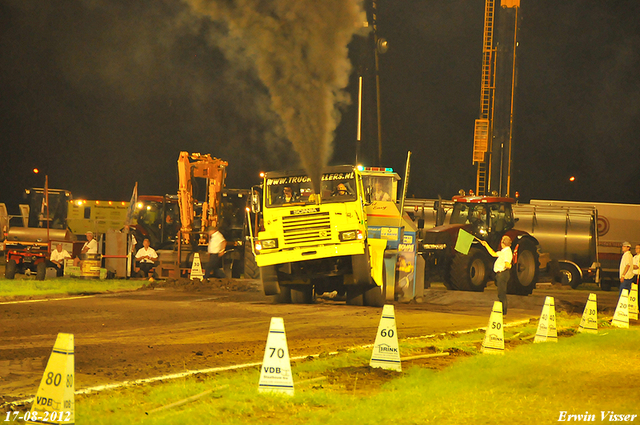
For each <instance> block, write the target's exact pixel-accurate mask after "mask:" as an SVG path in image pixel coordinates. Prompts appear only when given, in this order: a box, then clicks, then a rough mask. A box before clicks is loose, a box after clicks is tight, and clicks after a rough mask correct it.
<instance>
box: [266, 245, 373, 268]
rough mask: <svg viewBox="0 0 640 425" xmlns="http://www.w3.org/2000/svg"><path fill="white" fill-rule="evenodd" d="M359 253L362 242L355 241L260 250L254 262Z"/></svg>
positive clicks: (279, 262)
mask: <svg viewBox="0 0 640 425" xmlns="http://www.w3.org/2000/svg"><path fill="white" fill-rule="evenodd" d="M361 254H364V243H363V242H355V243H344V244H340V245H320V246H309V247H297V248H292V249H286V250H282V251H275V252H262V253H260V254H258V255H256V263H257V264H258V267H265V266H273V265H276V264H285V263H295V262H299V261H308V260H318V259H322V258H330V257H342V256H346V255H361Z"/></svg>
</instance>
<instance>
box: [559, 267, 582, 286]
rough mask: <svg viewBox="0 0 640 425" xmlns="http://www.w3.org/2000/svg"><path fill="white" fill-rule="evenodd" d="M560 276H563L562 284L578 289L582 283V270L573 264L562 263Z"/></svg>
mask: <svg viewBox="0 0 640 425" xmlns="http://www.w3.org/2000/svg"><path fill="white" fill-rule="evenodd" d="M560 276H562V280H561V282H562V284H563V285H571V288H573V289H576V288H577V287H578V286H580V284H581V283H582V276H580V271H579V270H578V269H577V268H576V266H574V265H573V264H568V263H560Z"/></svg>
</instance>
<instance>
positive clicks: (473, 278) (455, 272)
mask: <svg viewBox="0 0 640 425" xmlns="http://www.w3.org/2000/svg"><path fill="white" fill-rule="evenodd" d="M450 270H451V272H450V277H451V286H452V287H454V288H457V289H460V290H462V291H474V292H482V291H484V288H485V287H486V286H487V281H488V280H489V265H488V261H487V254H486V253H485V252H484V251H483V250H481V249H479V248H471V249H470V250H469V254H467V255H463V254H461V253H459V252H456V256H455V257H453V261H452V262H451V268H450Z"/></svg>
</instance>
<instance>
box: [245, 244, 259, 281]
mask: <svg viewBox="0 0 640 425" xmlns="http://www.w3.org/2000/svg"><path fill="white" fill-rule="evenodd" d="M244 277H245V279H260V268H259V267H258V265H257V264H256V257H255V255H253V251H251V246H250V245H249V244H248V243H245V244H244Z"/></svg>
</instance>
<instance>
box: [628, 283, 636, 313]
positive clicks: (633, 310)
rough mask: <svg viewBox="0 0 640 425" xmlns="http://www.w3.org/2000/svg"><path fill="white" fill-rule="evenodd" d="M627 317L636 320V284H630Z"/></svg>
mask: <svg viewBox="0 0 640 425" xmlns="http://www.w3.org/2000/svg"><path fill="white" fill-rule="evenodd" d="M629 319H633V320H638V284H637V283H632V284H631V291H630V292H629Z"/></svg>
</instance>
